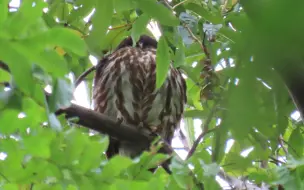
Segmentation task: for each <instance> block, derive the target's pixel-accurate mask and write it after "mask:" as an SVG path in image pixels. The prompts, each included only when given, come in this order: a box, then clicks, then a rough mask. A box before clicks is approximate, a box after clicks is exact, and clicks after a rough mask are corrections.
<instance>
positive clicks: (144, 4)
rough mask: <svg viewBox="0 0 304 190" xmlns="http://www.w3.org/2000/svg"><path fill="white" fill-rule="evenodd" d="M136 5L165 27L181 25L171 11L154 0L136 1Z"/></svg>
mask: <svg viewBox="0 0 304 190" xmlns="http://www.w3.org/2000/svg"><path fill="white" fill-rule="evenodd" d="M136 5H137V7H138V8H140V9H141V10H142V11H143V12H144V13H146V14H148V15H149V16H151V17H153V18H155V19H157V20H158V21H159V22H160V23H161V24H163V25H167V26H177V25H178V24H179V21H178V19H177V18H176V17H175V16H174V15H173V13H172V12H171V11H170V10H169V9H167V8H166V7H165V6H164V5H162V4H159V3H157V2H155V1H154V0H136Z"/></svg>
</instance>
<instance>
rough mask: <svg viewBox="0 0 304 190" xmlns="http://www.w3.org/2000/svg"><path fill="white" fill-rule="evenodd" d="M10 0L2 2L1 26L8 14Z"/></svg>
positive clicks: (0, 11)
mask: <svg viewBox="0 0 304 190" xmlns="http://www.w3.org/2000/svg"><path fill="white" fill-rule="evenodd" d="M8 3H9V1H8V0H3V1H1V2H0V28H1V27H2V24H3V23H4V22H5V20H6V19H7V16H8V6H7V5H8Z"/></svg>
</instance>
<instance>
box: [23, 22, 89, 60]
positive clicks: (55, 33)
mask: <svg viewBox="0 0 304 190" xmlns="http://www.w3.org/2000/svg"><path fill="white" fill-rule="evenodd" d="M27 40H30V41H31V42H32V43H34V44H35V45H36V46H38V47H40V48H45V47H49V46H60V47H62V48H66V49H68V50H70V51H72V52H73V53H75V54H77V55H79V56H85V55H86V50H87V49H86V45H85V42H84V40H83V39H81V38H80V36H79V34H77V33H76V32H75V31H74V30H71V29H67V28H61V27H54V28H52V29H50V30H48V31H46V32H43V33H40V34H37V35H36V36H34V37H32V38H28V39H27ZM38 47H37V48H38Z"/></svg>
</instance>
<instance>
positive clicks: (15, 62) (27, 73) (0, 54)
mask: <svg viewBox="0 0 304 190" xmlns="http://www.w3.org/2000/svg"><path fill="white" fill-rule="evenodd" d="M0 44H1V46H0V59H1V60H3V61H4V62H5V63H6V64H7V65H8V66H9V68H10V72H11V73H12V75H13V79H14V82H16V85H17V87H18V88H19V89H20V90H22V91H23V92H25V93H26V94H31V93H32V92H33V90H34V89H33V88H34V86H33V84H35V82H34V79H33V77H32V72H31V67H30V63H29V62H28V59H27V58H26V57H24V56H23V55H22V54H20V53H19V52H18V51H17V50H16V49H15V48H14V46H13V45H12V43H10V42H9V41H6V40H3V39H1V38H0Z"/></svg>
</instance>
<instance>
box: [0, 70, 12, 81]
mask: <svg viewBox="0 0 304 190" xmlns="http://www.w3.org/2000/svg"><path fill="white" fill-rule="evenodd" d="M10 80H11V75H10V74H9V73H8V72H6V71H5V70H2V69H0V82H9V81H10Z"/></svg>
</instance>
